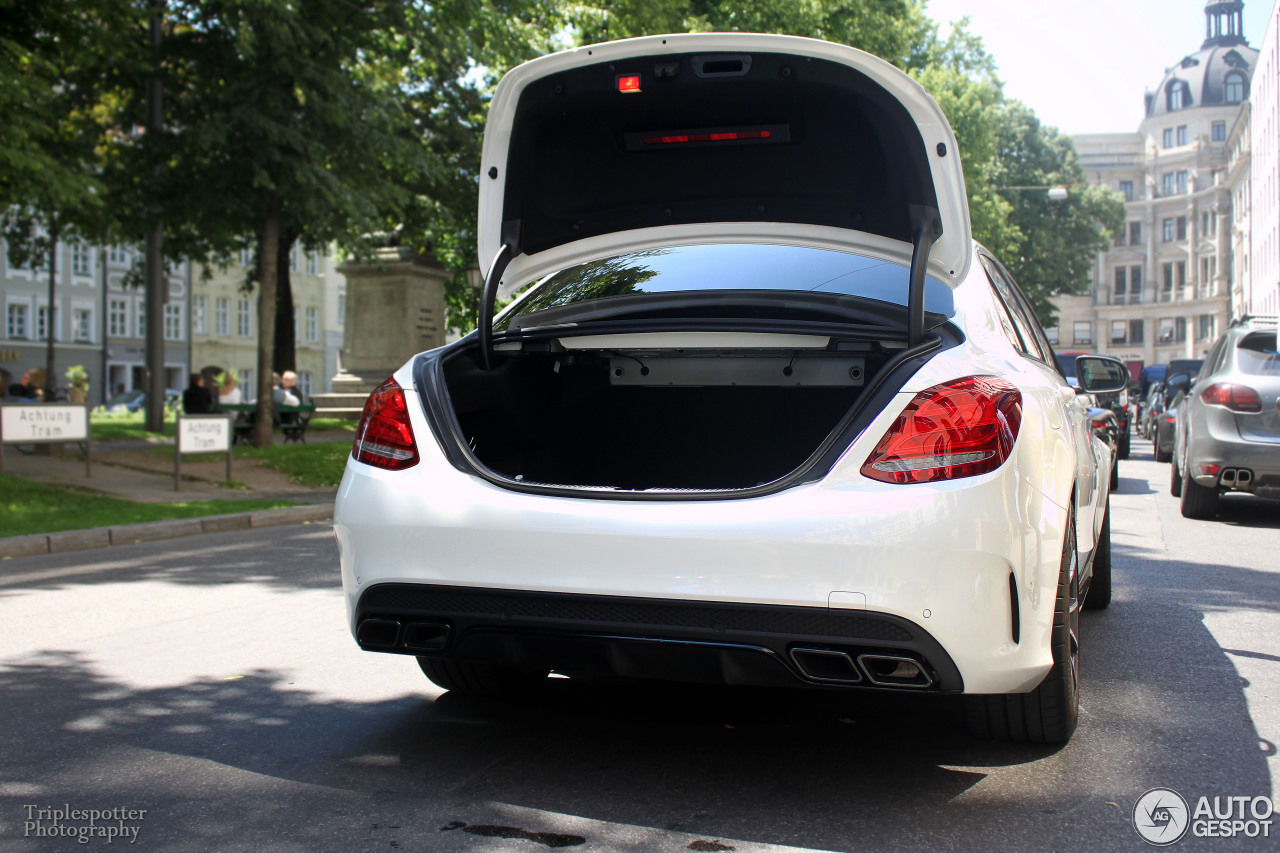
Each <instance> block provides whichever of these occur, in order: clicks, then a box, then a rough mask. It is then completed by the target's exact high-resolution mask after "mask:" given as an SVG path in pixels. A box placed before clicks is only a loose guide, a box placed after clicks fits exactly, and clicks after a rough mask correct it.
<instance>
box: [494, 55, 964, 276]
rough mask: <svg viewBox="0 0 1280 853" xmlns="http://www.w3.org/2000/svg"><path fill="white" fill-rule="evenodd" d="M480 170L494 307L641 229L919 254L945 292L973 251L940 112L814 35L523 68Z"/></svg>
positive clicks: (566, 59)
mask: <svg viewBox="0 0 1280 853" xmlns="http://www.w3.org/2000/svg"><path fill="white" fill-rule="evenodd" d="M482 162H483V175H482V177H481V188H480V219H479V235H478V236H479V240H478V242H479V251H480V257H481V260H482V262H489V261H490V259H496V260H495V262H494V264H493V267H494V268H493V269H491V270H490V272H491V273H494V275H491V276H490V279H491V280H490V282H489V285H490V287H491V288H492V290H491V293H490V294H489V295H490V297H492V296H493V295H497V294H498V293H509V292H510V291H511V290H512V289H513V288H514V287H516V286H518V285H519V284H522V283H524V282H525V281H528V280H529V276H531V275H540V274H542V273H544V272H549V271H551V270H553V269H555V268H557V267H558V266H562V265H564V263H570V262H573V261H574V260H581V259H582V253H583V252H584V251H591V252H599V253H600V254H608V253H609V248H621V247H623V246H626V245H629V242H628V241H630V243H632V244H633V243H634V242H635V241H636V240H637V234H636V232H638V231H643V230H644V229H665V230H664V231H663V232H655V233H654V234H653V235H652V236H653V238H654V239H658V238H659V235H662V236H665V235H674V234H676V233H688V234H695V235H696V236H697V238H698V239H699V240H701V241H704V242H705V241H708V240H712V241H714V240H717V239H725V240H737V241H740V242H741V241H756V242H796V241H797V239H798V237H801V236H805V235H807V237H808V238H810V239H812V241H814V242H819V243H825V244H826V245H828V246H832V247H834V246H837V245H838V246H841V247H843V248H847V249H849V250H853V251H859V252H865V253H869V254H871V255H874V256H877V257H881V258H885V259H886V260H894V261H897V262H900V263H902V264H903V265H904V266H905V265H907V264H908V263H910V262H911V261H912V260H913V258H914V259H915V260H917V261H923V260H925V259H927V267H928V274H929V275H930V276H932V277H934V278H936V279H937V280H938V281H941V282H943V283H946V284H948V285H950V286H953V287H954V286H955V285H956V284H957V283H958V282H959V281H961V280H962V279H963V278H964V275H965V273H966V272H967V266H968V263H969V260H970V256H971V236H970V225H969V214H968V203H967V200H966V196H965V189H964V179H963V176H962V173H961V168H960V161H959V157H958V153H957V150H956V142H955V137H954V135H953V134H952V131H951V128H950V126H949V125H948V123H947V121H946V118H945V117H944V116H943V114H942V111H941V109H940V108H939V107H938V105H937V104H936V103H935V102H934V101H933V99H932V98H931V97H930V96H929V95H928V94H927V93H926V92H925V91H924V89H923V88H922V87H921V86H920V85H919V84H918V83H916V82H915V81H914V80H912V79H911V78H910V77H908V76H907V75H906V74H904V73H903V72H902V71H900V70H898V69H896V68H894V67H893V66H892V65H890V64H889V63H887V62H884V61H883V60H881V59H878V58H876V57H874V56H872V55H870V54H867V53H864V52H862V51H859V50H855V49H853V48H850V47H846V46H843V45H837V44H832V43H829V42H823V41H817V40H814V39H805V38H797V37H792V36H778V35H751V34H746V35H744V34H735V33H710V34H691V35H674V36H647V37H643V38H637V39H629V40H626V41H619V42H611V43H607V44H602V45H593V46H589V47H583V48H577V49H574V50H569V51H564V52H562V53H556V54H552V55H549V56H545V57H542V58H539V59H536V60H533V61H531V62H528V63H525V64H524V65H521V66H519V67H518V68H516V69H514V70H512V71H511V72H510V73H509V74H507V76H506V77H504V78H503V80H502V82H501V83H500V84H499V86H498V89H497V92H496V94H495V96H494V100H493V104H492V107H491V109H490V113H489V120H488V125H487V130H486V134H485V143H484V152H483V161H482ZM671 226H681V227H682V230H679V231H675V232H673V231H672V229H671ZM922 236H923V238H924V242H923V245H922V241H921V237H922ZM611 238H612V240H613V241H616V242H613V243H611ZM504 247H505V248H504ZM500 250H501V251H500ZM921 250H923V251H921ZM919 255H923V257H916V256H919ZM508 264H510V265H511V266H510V273H511V274H510V275H509V276H507V278H506V280H505V281H504V282H502V285H503V286H502V287H498V286H497V285H498V282H496V281H494V280H493V279H494V278H496V277H500V276H501V275H502V271H503V270H505V269H507V267H508ZM913 266H916V265H915V264H913ZM919 267H920V269H919V275H920V277H921V278H922V277H923V274H924V272H925V270H924V264H923V263H920V264H919ZM914 272H916V270H914V269H913V273H914ZM915 277H916V276H914V275H913V279H914V278H915Z"/></svg>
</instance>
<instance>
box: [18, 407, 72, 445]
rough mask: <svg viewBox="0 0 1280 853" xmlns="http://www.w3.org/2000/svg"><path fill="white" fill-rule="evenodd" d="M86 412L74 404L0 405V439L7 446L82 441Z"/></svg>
mask: <svg viewBox="0 0 1280 853" xmlns="http://www.w3.org/2000/svg"><path fill="white" fill-rule="evenodd" d="M88 411H89V410H88V409H87V408H85V407H84V406H81V405H76V404H70V405H59V404H57V403H46V404H41V405H36V406H0V439H3V440H4V441H5V442H6V443H8V444H14V443H19V444H21V443H24V442H29V441H86V440H87V439H88V438H89V417H88Z"/></svg>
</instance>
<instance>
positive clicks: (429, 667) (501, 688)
mask: <svg viewBox="0 0 1280 853" xmlns="http://www.w3.org/2000/svg"><path fill="white" fill-rule="evenodd" d="M418 666H420V667H421V668H422V672H423V673H424V674H425V675H426V676H427V678H429V679H431V681H432V683H434V684H435V685H436V686H437V687H442V688H444V689H445V690H451V691H454V692H456V693H466V694H469V695H471V696H484V697H487V698H490V699H512V698H515V697H517V696H523V695H527V694H529V693H532V692H534V691H536V690H537V689H538V688H539V687H541V686H542V685H543V683H544V682H545V681H546V679H547V671H546V670H540V671H535V672H528V671H525V670H523V669H518V668H516V667H514V666H494V665H493V664H487V663H473V662H471V661H465V660H448V659H446V658H431V657H420V658H418Z"/></svg>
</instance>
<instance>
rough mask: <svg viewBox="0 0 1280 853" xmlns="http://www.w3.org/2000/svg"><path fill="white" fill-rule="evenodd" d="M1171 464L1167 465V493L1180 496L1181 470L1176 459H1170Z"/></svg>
mask: <svg viewBox="0 0 1280 853" xmlns="http://www.w3.org/2000/svg"><path fill="white" fill-rule="evenodd" d="M1170 461H1171V462H1172V463H1173V464H1172V465H1170V466H1169V494H1171V495H1173V496H1174V497H1175V498H1180V497H1182V471H1180V470H1179V469H1178V461H1177V460H1176V459H1172V460H1170Z"/></svg>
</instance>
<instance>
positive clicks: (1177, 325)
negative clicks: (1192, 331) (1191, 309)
mask: <svg viewBox="0 0 1280 853" xmlns="http://www.w3.org/2000/svg"><path fill="white" fill-rule="evenodd" d="M1173 342H1174V343H1175V344H1184V343H1186V342H1187V318H1186V317H1175V318H1174V321H1173Z"/></svg>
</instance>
